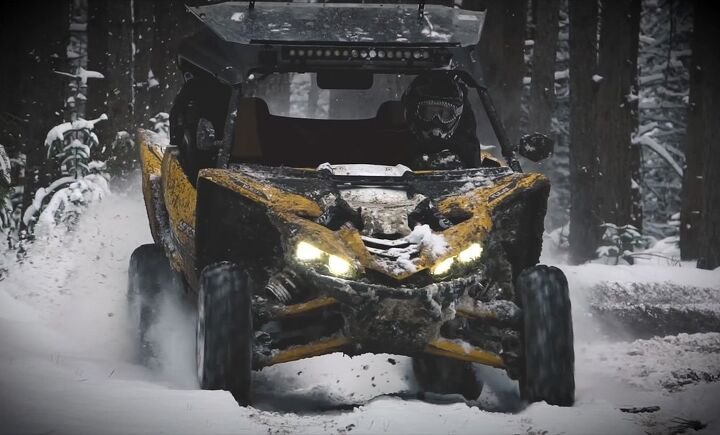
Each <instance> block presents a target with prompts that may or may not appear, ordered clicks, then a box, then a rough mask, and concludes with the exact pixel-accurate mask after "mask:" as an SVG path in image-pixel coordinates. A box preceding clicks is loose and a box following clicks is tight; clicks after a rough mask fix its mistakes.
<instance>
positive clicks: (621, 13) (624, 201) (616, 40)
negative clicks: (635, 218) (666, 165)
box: [595, 0, 640, 225]
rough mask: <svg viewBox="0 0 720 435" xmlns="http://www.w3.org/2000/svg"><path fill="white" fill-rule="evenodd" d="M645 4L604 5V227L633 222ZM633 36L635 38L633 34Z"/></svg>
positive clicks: (600, 189) (600, 198)
mask: <svg viewBox="0 0 720 435" xmlns="http://www.w3.org/2000/svg"><path fill="white" fill-rule="evenodd" d="M639 7H640V0H631V1H623V2H618V1H609V0H608V1H603V2H602V10H601V17H600V18H601V25H600V44H599V45H600V49H599V59H598V74H599V75H600V76H601V77H602V79H601V80H600V81H599V82H598V85H599V89H598V94H597V95H598V101H597V113H596V116H597V125H598V127H597V132H596V133H597V137H598V145H597V156H598V176H597V178H596V180H595V181H596V183H595V189H596V190H595V191H596V198H597V203H598V213H599V215H600V218H601V219H602V220H603V221H604V222H609V223H614V224H616V225H625V224H628V223H630V222H631V221H632V217H631V210H632V198H631V197H632V195H631V189H632V173H631V155H630V154H631V153H630V151H631V147H632V142H631V135H632V128H633V125H634V121H633V118H632V110H631V105H630V102H631V101H632V95H633V93H632V92H633V85H634V84H635V77H634V75H633V74H634V73H635V72H636V68H633V64H634V63H635V61H636V59H637V42H633V39H637V38H638V33H637V29H638V24H637V23H636V21H637V20H638V19H639V16H640V14H639ZM633 30H636V32H635V33H634V34H633V33H632V32H633Z"/></svg>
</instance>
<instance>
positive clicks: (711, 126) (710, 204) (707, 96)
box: [693, 0, 720, 270]
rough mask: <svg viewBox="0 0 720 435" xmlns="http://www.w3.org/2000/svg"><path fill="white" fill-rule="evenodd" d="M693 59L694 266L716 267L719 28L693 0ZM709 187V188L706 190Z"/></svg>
mask: <svg viewBox="0 0 720 435" xmlns="http://www.w3.org/2000/svg"><path fill="white" fill-rule="evenodd" d="M694 5H695V30H694V36H693V38H694V40H696V41H698V42H697V44H695V46H694V47H693V49H694V50H695V49H697V50H698V52H695V51H693V57H695V56H697V57H698V62H697V65H699V67H700V71H701V72H702V77H701V79H700V81H701V82H702V103H701V104H700V111H701V115H700V116H701V117H702V124H703V127H704V128H703V131H704V134H703V141H704V142H705V144H704V151H703V155H702V160H703V163H704V167H703V179H702V181H703V183H704V185H705V186H706V188H704V189H703V209H702V215H701V222H702V224H701V230H702V233H701V234H702V237H700V239H699V240H700V247H699V248H700V249H699V252H698V254H699V256H698V264H697V265H698V267H700V268H702V269H710V270H712V269H715V268H717V267H720V189H718V188H717V186H718V185H720V49H719V48H718V47H720V46H718V41H720V26H718V25H717V22H716V21H717V20H716V19H715V14H714V13H713V12H714V11H713V3H712V2H707V1H702V0H696V1H695V3H694ZM710 186H712V188H711V187H710Z"/></svg>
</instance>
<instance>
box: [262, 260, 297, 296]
mask: <svg viewBox="0 0 720 435" xmlns="http://www.w3.org/2000/svg"><path fill="white" fill-rule="evenodd" d="M297 281H298V276H297V274H296V273H295V272H293V271H292V270H289V269H285V270H282V271H280V272H278V273H276V274H275V275H273V276H272V277H270V279H269V280H268V283H267V285H265V290H266V291H267V292H268V293H269V294H270V295H271V296H272V297H273V298H274V299H276V300H277V301H278V302H281V303H283V304H288V303H290V302H292V300H293V299H295V298H297V296H298V295H299V293H300V290H299V288H298V285H297Z"/></svg>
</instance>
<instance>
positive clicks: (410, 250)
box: [362, 236, 420, 260]
mask: <svg viewBox="0 0 720 435" xmlns="http://www.w3.org/2000/svg"><path fill="white" fill-rule="evenodd" d="M362 241H363V243H365V247H366V248H367V250H368V252H370V253H371V254H372V255H374V256H376V257H381V258H383V259H386V260H397V259H399V258H404V259H407V260H412V259H413V258H417V257H419V256H420V245H418V244H417V243H410V242H409V241H408V240H407V239H406V238H404V237H401V238H397V239H380V238H376V237H369V236H362Z"/></svg>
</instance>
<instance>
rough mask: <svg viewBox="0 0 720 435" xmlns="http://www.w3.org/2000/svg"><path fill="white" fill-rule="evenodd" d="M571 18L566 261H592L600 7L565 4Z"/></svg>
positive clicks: (581, 1) (572, 0)
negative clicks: (568, 198) (567, 254)
mask: <svg viewBox="0 0 720 435" xmlns="http://www.w3.org/2000/svg"><path fill="white" fill-rule="evenodd" d="M568 8H569V9H568V11H569V17H570V197H571V200H570V235H569V243H570V261H571V262H573V263H575V264H579V263H583V262H585V261H587V260H590V259H591V258H594V257H595V248H596V246H597V241H598V238H599V229H600V220H599V219H598V215H597V212H596V209H595V179H596V177H597V160H596V153H597V126H596V123H595V120H596V117H595V111H596V108H595V97H596V89H597V86H596V82H595V79H596V78H597V76H596V70H597V43H598V39H597V27H598V3H597V1H588V0H569V3H568Z"/></svg>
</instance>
